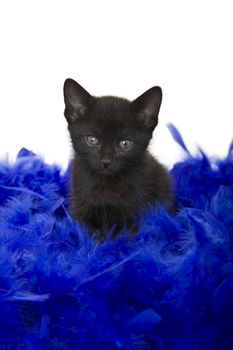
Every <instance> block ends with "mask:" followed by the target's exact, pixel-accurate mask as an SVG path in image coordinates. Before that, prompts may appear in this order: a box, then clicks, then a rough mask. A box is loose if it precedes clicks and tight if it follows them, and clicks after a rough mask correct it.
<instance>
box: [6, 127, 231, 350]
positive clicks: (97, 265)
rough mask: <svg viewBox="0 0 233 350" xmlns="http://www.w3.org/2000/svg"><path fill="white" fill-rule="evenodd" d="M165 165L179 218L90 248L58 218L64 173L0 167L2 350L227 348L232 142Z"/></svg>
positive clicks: (25, 161)
mask: <svg viewBox="0 0 233 350" xmlns="http://www.w3.org/2000/svg"><path fill="white" fill-rule="evenodd" d="M169 129H170V131H171V133H172V135H173V137H174V139H175V140H176V141H177V142H178V144H179V145H180V146H181V147H182V148H183V149H184V151H185V152H186V154H187V157H186V159H185V160H183V161H182V162H179V163H177V164H175V165H174V167H173V169H172V170H171V176H172V177H173V179H174V183H175V191H176V202H177V207H178V208H179V212H178V213H177V214H176V215H175V216H170V215H169V214H168V213H167V212H166V210H165V209H164V208H160V209H155V208H153V207H151V208H148V210H147V211H144V212H142V213H141V214H140V216H139V222H140V225H141V227H140V232H139V233H138V234H136V235H135V238H134V239H132V237H131V236H128V234H127V232H126V233H124V234H122V235H119V236H118V237H116V238H115V239H114V240H113V239H111V237H110V236H109V237H108V238H107V239H106V241H105V242H102V243H98V242H97V241H96V240H95V239H94V237H89V236H88V235H87V233H86V232H85V231H84V230H83V229H82V227H81V226H79V224H78V223H77V222H74V221H73V220H72V218H71V216H70V214H69V211H68V186H67V181H68V178H69V171H70V170H69V169H67V171H66V172H63V171H61V169H60V168H59V167H57V166H54V165H48V164H46V163H45V162H44V161H43V160H42V159H41V158H40V157H38V156H37V155H36V154H34V153H32V152H30V151H28V150H26V149H22V150H21V151H20V152H19V154H18V157H17V160H16V162H15V163H14V164H9V163H8V162H6V161H2V162H1V163H0V349H16V350H21V349H26V350H31V349H33V350H42V349H43V350H44V349H51V350H55V349H56V350H57V349H62V350H75V349H79V350H90V349H95V350H103V349H104V350H113V349H124V350H132V349H135V350H136V349H147V350H154V349H157V350H164V349H166V350H180V349H188V350H196V349H198V350H205V349H207V348H209V349H215V350H222V349H224V350H232V349H233V332H232V329H233V319H232V315H233V309H232V308H233V303H232V301H233V298H232V295H233V279H232V266H233V253H232V246H233V215H232V213H233V159H232V151H233V143H232V144H231V146H230V148H229V153H228V155H226V157H225V159H212V158H209V157H208V156H207V155H206V154H205V153H204V152H202V151H200V154H199V156H198V157H193V156H192V155H191V154H190V152H189V151H188V149H187V147H186V145H185V143H184V141H183V139H182V137H181V135H180V133H179V132H178V130H177V129H176V128H175V127H174V126H173V125H171V124H170V125H169Z"/></svg>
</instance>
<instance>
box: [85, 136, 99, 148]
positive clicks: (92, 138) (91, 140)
mask: <svg viewBox="0 0 233 350" xmlns="http://www.w3.org/2000/svg"><path fill="white" fill-rule="evenodd" d="M85 140H86V143H87V144H88V145H89V146H96V145H98V144H99V141H98V139H97V138H96V137H95V136H91V135H88V136H85Z"/></svg>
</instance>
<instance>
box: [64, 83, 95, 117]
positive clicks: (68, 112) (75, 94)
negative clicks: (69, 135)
mask: <svg viewBox="0 0 233 350" xmlns="http://www.w3.org/2000/svg"><path fill="white" fill-rule="evenodd" d="M63 91H64V100H65V112H64V114H65V117H66V119H67V121H68V123H72V122H75V121H76V120H77V119H78V118H79V117H81V116H83V115H85V113H86V111H87V110H88V108H90V107H91V105H92V104H93V103H94V97H92V96H91V95H90V94H89V93H88V92H87V91H86V90H85V89H84V88H83V87H82V86H81V85H79V84H78V83H77V82H76V81H75V80H73V79H66V81H65V83H64V88H63Z"/></svg>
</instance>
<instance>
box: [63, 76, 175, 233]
mask: <svg viewBox="0 0 233 350" xmlns="http://www.w3.org/2000/svg"><path fill="white" fill-rule="evenodd" d="M64 98H65V117H66V119H67V122H68V129H69V132H70V136H71V141H72V144H73V148H74V152H75V157H74V161H73V168H72V203H71V211H72V215H73V217H74V218H75V219H77V220H78V221H79V222H80V223H81V224H84V225H85V226H86V227H87V228H88V230H89V231H90V232H98V233H99V234H100V235H102V236H104V235H106V234H107V233H108V232H109V230H111V229H112V230H113V231H114V233H115V234H116V233H117V232H118V231H119V230H120V229H122V228H123V227H124V228H127V229H130V230H135V228H136V226H135V225H136V220H135V217H136V215H137V214H138V213H139V211H140V210H142V209H144V208H146V207H147V206H148V205H149V204H152V205H155V204H156V205H157V204H162V205H164V206H166V207H167V208H168V210H172V208H173V196H172V190H171V181H170V178H169V176H168V174H167V172H166V171H165V169H164V168H163V166H162V165H161V164H160V163H158V161H157V160H155V159H154V158H153V157H152V155H151V154H150V153H149V152H148V151H147V146H148V144H149V141H150V139H151V138H152V132H153V130H154V128H155V127H156V125H157V124H158V113H159V109H160V105H161V101H162V91H161V89H160V88H159V87H152V88H151V89H149V90H148V91H146V92H145V93H144V94H143V95H141V96H139V97H138V98H137V99H136V100H134V101H132V102H130V101H128V100H126V99H124V98H118V97H112V96H104V97H93V96H91V95H90V94H89V93H88V92H87V91H86V90H84V88H82V87H81V86H80V85H79V84H78V83H76V82H75V81H74V80H72V79H67V80H66V81H65V84H64Z"/></svg>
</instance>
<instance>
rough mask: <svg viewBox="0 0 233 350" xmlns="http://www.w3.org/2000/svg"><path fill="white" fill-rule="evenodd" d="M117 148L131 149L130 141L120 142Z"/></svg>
mask: <svg viewBox="0 0 233 350" xmlns="http://www.w3.org/2000/svg"><path fill="white" fill-rule="evenodd" d="M119 147H120V149H122V150H129V149H130V148H131V147H132V141H130V140H121V141H120V142H119Z"/></svg>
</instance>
